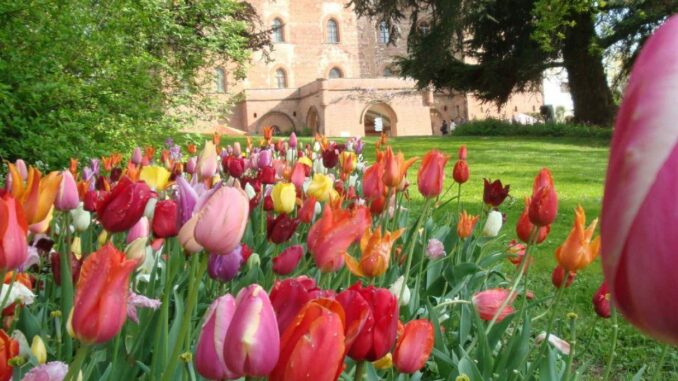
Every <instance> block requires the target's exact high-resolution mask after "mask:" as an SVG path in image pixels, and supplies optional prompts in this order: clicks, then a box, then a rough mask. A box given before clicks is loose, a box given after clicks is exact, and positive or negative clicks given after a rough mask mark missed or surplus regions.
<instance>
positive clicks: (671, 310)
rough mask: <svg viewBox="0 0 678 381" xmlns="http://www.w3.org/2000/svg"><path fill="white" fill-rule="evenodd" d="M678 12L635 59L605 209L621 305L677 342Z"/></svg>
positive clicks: (612, 275)
mask: <svg viewBox="0 0 678 381" xmlns="http://www.w3.org/2000/svg"><path fill="white" fill-rule="evenodd" d="M677 35H678V17H676V16H672V17H670V18H669V19H668V20H667V21H666V22H665V23H664V25H663V26H661V27H660V28H659V29H657V30H656V31H655V33H654V35H653V36H652V37H650V38H649V39H648V40H647V41H646V42H645V46H644V47H643V48H642V50H641V52H640V55H639V56H638V58H637V59H636V62H635V64H634V67H633V70H632V71H631V76H630V79H629V82H628V84H627V86H626V91H625V94H624V97H623V102H622V105H621V107H620V109H619V113H618V115H617V122H616V124H615V129H614V134H613V138H612V144H611V148H610V162H609V166H608V169H607V179H606V182H605V194H604V197H603V209H602V215H601V237H602V260H603V261H602V262H603V269H604V272H605V279H606V280H607V284H608V285H609V288H610V291H611V293H612V297H613V298H614V305H615V307H616V308H618V309H619V311H621V312H622V314H624V316H625V317H626V319H628V320H629V321H630V322H631V323H632V324H633V325H635V326H636V327H638V328H639V329H641V330H642V331H644V332H646V333H648V334H649V335H651V336H653V337H655V338H658V339H660V340H663V341H666V342H669V343H671V344H673V345H678V319H676V316H678V289H677V288H676V274H677V273H678V260H677V258H678V251H677V250H676V248H677V247H678V234H676V226H677V225H678V209H676V208H675V201H676V190H678V123H676V111H677V110H678V108H677V107H676V99H678V87H677V86H676V83H678V82H677V81H678V38H676V36H677Z"/></svg>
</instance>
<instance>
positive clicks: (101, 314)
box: [72, 243, 137, 344]
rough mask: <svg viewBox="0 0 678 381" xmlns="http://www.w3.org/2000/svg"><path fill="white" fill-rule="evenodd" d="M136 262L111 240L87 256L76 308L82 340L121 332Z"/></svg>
mask: <svg viewBox="0 0 678 381" xmlns="http://www.w3.org/2000/svg"><path fill="white" fill-rule="evenodd" d="M136 265H137V262H136V261H135V260H131V259H127V258H126V257H125V254H123V253H121V252H120V251H118V250H117V249H116V248H115V246H113V245H112V244H110V243H108V244H106V246H104V247H102V248H101V249H99V250H98V251H96V252H94V253H92V254H90V255H89V256H88V257H87V259H85V262H84V263H83V265H82V268H81V270H80V278H79V280H78V284H77V289H76V293H75V303H74V304H73V312H72V326H73V332H74V333H75V337H76V338H78V340H80V341H82V342H84V343H88V344H99V343H104V342H106V341H108V340H110V339H112V338H113V337H114V336H115V335H117V334H118V332H120V329H121V328H122V325H123V324H124V323H125V319H126V317H127V297H128V293H129V276H130V274H131V273H132V271H134V269H135V267H136Z"/></svg>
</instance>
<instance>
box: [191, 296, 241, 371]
mask: <svg viewBox="0 0 678 381" xmlns="http://www.w3.org/2000/svg"><path fill="white" fill-rule="evenodd" d="M235 308H236V305H235V299H234V298H233V296H231V295H230V294H226V295H224V296H222V297H220V298H218V299H216V300H215V301H214V302H213V303H212V304H211V305H210V308H209V309H208V310H207V312H206V313H205V319H204V322H203V324H202V328H201V329H200V337H199V338H198V343H197V344H196V345H195V357H194V361H195V369H196V370H197V371H198V373H199V374H200V375H201V376H203V377H205V378H209V379H214V380H221V379H236V378H239V377H240V376H242V375H239V374H236V373H234V372H233V371H231V370H230V369H228V367H227V366H226V361H225V360H224V341H225V340H226V334H227V332H228V327H229V326H230V325H231V322H232V321H233V314H234V313H235Z"/></svg>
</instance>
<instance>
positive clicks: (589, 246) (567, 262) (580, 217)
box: [556, 205, 600, 272]
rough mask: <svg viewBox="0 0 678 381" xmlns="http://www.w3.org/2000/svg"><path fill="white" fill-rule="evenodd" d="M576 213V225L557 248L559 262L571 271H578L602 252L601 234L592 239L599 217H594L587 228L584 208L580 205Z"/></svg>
mask: <svg viewBox="0 0 678 381" xmlns="http://www.w3.org/2000/svg"><path fill="white" fill-rule="evenodd" d="M574 213H575V220H574V226H573V227H572V230H570V235H568V236H567V238H566V239H565V242H563V243H562V244H561V245H560V246H559V247H558V248H557V249H556V260H557V261H558V264H559V265H560V267H562V268H563V269H564V270H567V271H571V272H576V271H577V270H581V269H583V268H584V267H586V266H588V265H589V264H590V263H591V262H593V260H594V259H596V257H597V256H598V253H599V252H600V236H598V237H596V238H595V239H594V240H593V241H591V238H592V237H593V233H594V231H595V230H596V225H597V224H598V219H597V218H596V219H594V220H593V221H591V224H590V225H589V226H588V227H587V228H584V225H585V224H586V214H585V212H584V208H582V207H581V205H579V206H577V209H575V211H574Z"/></svg>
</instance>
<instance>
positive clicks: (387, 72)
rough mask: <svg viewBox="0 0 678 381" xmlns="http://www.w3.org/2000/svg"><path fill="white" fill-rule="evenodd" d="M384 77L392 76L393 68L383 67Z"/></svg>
mask: <svg viewBox="0 0 678 381" xmlns="http://www.w3.org/2000/svg"><path fill="white" fill-rule="evenodd" d="M384 77H393V70H391V68H390V67H388V66H386V67H385V68H384Z"/></svg>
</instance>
